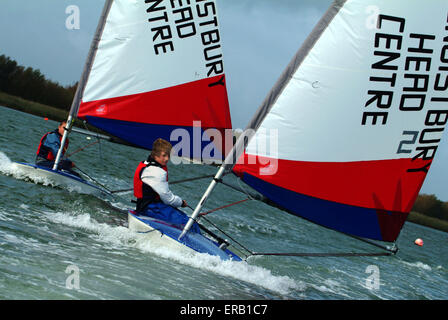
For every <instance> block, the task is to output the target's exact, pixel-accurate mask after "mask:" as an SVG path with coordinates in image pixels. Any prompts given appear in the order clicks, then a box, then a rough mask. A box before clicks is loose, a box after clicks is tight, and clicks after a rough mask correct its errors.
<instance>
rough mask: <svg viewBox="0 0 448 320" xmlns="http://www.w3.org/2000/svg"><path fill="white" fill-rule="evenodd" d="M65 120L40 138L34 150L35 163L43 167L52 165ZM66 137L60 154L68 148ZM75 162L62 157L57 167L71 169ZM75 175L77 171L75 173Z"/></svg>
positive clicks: (59, 145) (59, 143)
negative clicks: (35, 150)
mask: <svg viewBox="0 0 448 320" xmlns="http://www.w3.org/2000/svg"><path fill="white" fill-rule="evenodd" d="M66 123H67V122H66V121H62V122H61V123H60V124H59V126H58V128H57V129H56V130H54V131H51V132H47V133H46V134H44V135H43V137H42V138H41V139H40V143H39V147H38V148H37V152H36V164H37V165H39V166H43V167H48V168H52V167H53V165H54V161H55V160H56V155H57V154H58V151H59V148H60V147H61V140H62V135H63V134H64V130H65V125H66ZM68 144H69V141H68V138H67V140H66V141H65V146H64V149H63V150H62V155H64V153H65V151H66V150H67V148H68ZM74 166H75V164H74V163H73V162H72V161H71V160H69V159H64V160H61V161H60V162H59V167H58V169H64V170H68V171H71V172H72V173H75V172H74V171H72V168H73V167H74ZM75 174H76V175H77V173H75Z"/></svg>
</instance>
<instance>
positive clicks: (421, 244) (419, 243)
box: [414, 238, 423, 247]
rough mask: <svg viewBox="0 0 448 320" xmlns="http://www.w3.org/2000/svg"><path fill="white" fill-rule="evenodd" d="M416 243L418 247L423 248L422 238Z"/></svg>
mask: <svg viewBox="0 0 448 320" xmlns="http://www.w3.org/2000/svg"><path fill="white" fill-rule="evenodd" d="M414 243H415V244H416V245H418V246H420V247H421V246H423V240H422V239H420V238H418V239H416V240H415V241H414Z"/></svg>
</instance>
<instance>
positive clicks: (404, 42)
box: [361, 15, 448, 173]
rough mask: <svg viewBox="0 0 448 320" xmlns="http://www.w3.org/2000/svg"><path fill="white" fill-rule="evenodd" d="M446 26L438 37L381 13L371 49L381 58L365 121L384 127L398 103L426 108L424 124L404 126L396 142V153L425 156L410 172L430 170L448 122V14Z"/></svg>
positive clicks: (415, 108) (374, 73)
mask: <svg viewBox="0 0 448 320" xmlns="http://www.w3.org/2000/svg"><path fill="white" fill-rule="evenodd" d="M443 26H444V33H442V34H443V36H440V35H439V36H436V35H434V34H424V33H419V32H417V30H407V29H406V19H405V18H402V17H397V16H387V15H379V17H378V31H377V32H376V34H375V39H374V48H375V49H374V52H373V55H374V56H375V58H376V59H377V60H375V61H376V62H375V63H373V64H372V66H371V71H372V75H371V76H370V78H369V83H370V84H371V86H372V87H374V88H375V90H368V92H367V95H368V97H367V98H366V103H365V105H364V109H365V111H364V112H363V115H362V120H361V124H362V125H363V126H385V125H387V124H388V120H389V118H388V116H389V113H390V111H391V110H392V109H394V108H398V110H399V111H402V112H408V113H416V112H424V113H425V114H424V117H423V119H424V121H423V123H420V127H419V128H415V127H413V128H412V127H411V128H409V130H405V131H403V137H402V139H401V140H400V141H397V144H398V148H397V154H400V153H403V154H412V159H413V160H415V159H418V158H421V159H423V160H425V161H427V162H425V165H424V166H423V167H419V168H409V169H408V172H425V173H426V172H427V170H428V168H429V166H430V164H431V161H432V159H433V158H434V156H435V153H436V150H437V147H438V144H439V142H440V139H441V136H442V133H443V130H444V127H445V124H446V122H447V121H448V91H447V89H448V15H447V18H446V21H444V22H443ZM440 43H442V46H441V47H440ZM402 55H404V57H402ZM399 83H401V84H403V85H402V86H401V87H398V86H399V85H398V84H399ZM391 107H392V109H391Z"/></svg>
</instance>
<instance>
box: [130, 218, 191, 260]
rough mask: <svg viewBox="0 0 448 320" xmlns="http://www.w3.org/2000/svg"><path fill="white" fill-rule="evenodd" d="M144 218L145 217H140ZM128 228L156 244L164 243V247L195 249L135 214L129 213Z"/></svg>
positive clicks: (180, 249)
mask: <svg viewBox="0 0 448 320" xmlns="http://www.w3.org/2000/svg"><path fill="white" fill-rule="evenodd" d="M140 219H142V220H144V219H145V217H140ZM128 228H129V230H132V231H134V232H138V233H141V234H143V235H144V237H145V240H147V241H150V242H151V243H152V244H154V245H158V244H160V245H163V246H164V247H167V248H170V249H174V250H179V251H183V252H186V253H194V252H195V251H194V250H193V249H191V248H189V247H187V246H184V245H183V244H181V243H180V242H177V241H176V240H174V239H172V238H170V237H168V236H166V235H164V234H163V233H162V232H160V231H158V230H157V229H154V228H152V227H151V226H149V225H147V224H146V223H144V222H142V221H141V220H139V219H137V218H136V217H135V216H134V215H132V214H130V213H128Z"/></svg>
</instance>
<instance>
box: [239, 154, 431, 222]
mask: <svg viewBox="0 0 448 320" xmlns="http://www.w3.org/2000/svg"><path fill="white" fill-rule="evenodd" d="M243 158H244V162H242V159H243ZM250 158H252V159H250ZM249 161H251V162H249ZM255 161H257V162H255ZM249 163H258V164H249ZM430 163H431V161H425V160H422V159H416V160H414V161H412V159H397V160H377V161H356V162H306V161H291V160H277V159H272V158H266V157H255V156H250V157H249V156H248V155H247V154H244V155H243V156H242V158H241V159H240V161H238V164H237V165H235V167H234V172H235V173H236V174H238V175H242V173H244V172H246V173H249V174H251V175H253V176H255V177H257V178H259V179H262V180H264V181H266V182H268V183H270V184H273V185H276V186H278V187H281V188H285V189H288V190H291V191H294V192H297V193H300V194H303V195H308V196H312V197H315V198H319V199H323V200H328V201H333V202H337V203H342V204H347V205H352V206H358V207H364V208H371V209H377V210H378V213H380V215H381V214H382V213H384V212H386V211H393V212H403V213H408V212H409V211H410V210H411V209H412V206H413V204H414V202H415V199H416V198H417V195H418V192H419V190H420V188H421V186H422V184H423V181H424V179H425V177H426V172H425V170H426V171H427V170H428V169H429V166H430ZM425 166H426V167H425ZM421 168H425V170H423V169H422V170H419V171H415V172H408V171H407V170H408V169H421ZM261 172H264V173H265V174H261ZM270 173H275V174H270ZM404 219H405V217H404Z"/></svg>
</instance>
